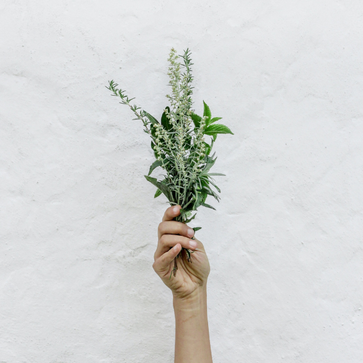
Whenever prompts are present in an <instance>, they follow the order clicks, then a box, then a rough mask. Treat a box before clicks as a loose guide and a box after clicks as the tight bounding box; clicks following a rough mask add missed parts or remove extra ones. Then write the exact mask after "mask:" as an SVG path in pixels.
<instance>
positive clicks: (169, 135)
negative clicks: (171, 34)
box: [106, 49, 233, 275]
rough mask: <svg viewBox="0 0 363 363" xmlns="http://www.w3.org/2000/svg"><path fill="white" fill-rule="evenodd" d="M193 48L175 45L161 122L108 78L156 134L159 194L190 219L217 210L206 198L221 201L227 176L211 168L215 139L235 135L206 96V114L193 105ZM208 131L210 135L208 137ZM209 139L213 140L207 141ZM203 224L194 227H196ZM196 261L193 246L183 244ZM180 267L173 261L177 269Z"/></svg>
mask: <svg viewBox="0 0 363 363" xmlns="http://www.w3.org/2000/svg"><path fill="white" fill-rule="evenodd" d="M190 55H191V53H190V51H189V49H186V50H185V51H184V54H182V55H177V53H176V51H175V49H171V51H170V55H169V59H168V60H169V69H168V76H169V78H170V81H169V85H170V86H171V94H169V95H167V96H166V97H167V98H168V100H169V102H170V106H167V107H165V109H164V112H163V114H162V116H161V120H160V122H159V121H158V120H157V119H156V118H155V117H153V116H152V115H150V114H149V113H148V112H146V111H145V110H143V109H141V108H140V107H138V106H137V105H134V104H132V101H133V98H129V97H128V96H127V95H126V92H125V91H124V90H122V89H120V88H118V84H117V83H115V82H114V81H109V85H108V87H106V88H107V89H109V90H110V91H111V92H112V96H117V97H119V98H120V99H121V102H120V103H121V104H124V105H127V106H129V107H130V109H131V111H132V112H133V113H134V115H135V116H136V117H135V120H140V121H142V123H143V125H144V132H146V133H147V134H149V135H150V137H151V148H152V150H153V152H154V155H155V158H156V160H155V161H154V162H153V164H152V165H151V166H150V169H149V173H148V175H145V178H146V180H148V181H149V182H150V183H152V184H153V185H155V186H156V187H157V190H156V193H155V196H154V197H155V198H156V197H158V196H159V195H161V194H164V195H165V197H166V198H167V199H168V201H169V203H170V205H180V206H181V207H182V208H181V211H180V215H179V216H178V217H176V220H177V221H180V222H183V223H189V222H190V221H191V220H193V219H194V218H195V216H196V213H197V209H198V208H199V207H201V206H202V207H207V208H211V209H215V208H214V207H212V206H211V205H209V204H207V203H206V199H207V197H208V196H212V197H213V198H215V199H216V200H217V201H219V199H220V197H219V196H218V194H217V192H219V193H220V189H219V188H218V186H217V185H216V184H215V181H214V179H213V177H214V176H223V175H224V174H220V173H211V172H210V169H211V168H212V166H213V165H214V163H215V161H216V159H217V158H216V157H215V153H214V154H213V155H211V151H212V148H213V145H214V142H215V141H216V139H217V135H218V134H232V135H233V133H232V131H231V130H230V129H229V128H228V127H227V126H225V125H221V124H217V123H216V122H217V121H219V120H220V119H221V117H212V114H211V111H210V108H209V106H208V105H207V104H206V103H205V102H204V101H203V104H204V111H203V116H198V115H197V114H196V113H194V110H193V109H192V103H193V101H192V97H191V96H192V94H193V91H192V90H193V87H192V81H193V75H192V72H191V66H192V65H193V63H192V62H191V58H190ZM205 136H209V138H208V139H209V140H207V141H206V140H205ZM208 141H209V142H208ZM158 167H161V168H162V169H163V170H164V171H165V172H166V175H164V179H162V180H157V179H156V178H153V177H151V176H150V175H151V174H152V172H153V171H154V170H155V169H156V168H158ZM200 228H201V227H194V231H197V230H199V229H200ZM183 250H184V251H185V252H186V254H187V259H188V261H191V259H190V258H191V256H190V253H191V252H192V251H190V250H188V249H184V248H183V249H182V251H181V252H180V253H179V255H178V257H179V256H180V255H181V253H182V252H183ZM176 270H177V265H176V262H175V263H174V269H173V271H172V272H173V273H174V275H175V273H176Z"/></svg>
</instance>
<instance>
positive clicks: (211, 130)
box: [204, 124, 234, 136]
mask: <svg viewBox="0 0 363 363" xmlns="http://www.w3.org/2000/svg"><path fill="white" fill-rule="evenodd" d="M204 134H205V135H211V136H214V135H217V134H232V135H234V134H233V132H232V131H231V130H230V129H229V128H228V127H227V126H225V125H220V124H218V125H210V126H208V127H207V128H206V129H205V131H204Z"/></svg>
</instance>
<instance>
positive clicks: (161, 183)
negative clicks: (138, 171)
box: [144, 175, 172, 202]
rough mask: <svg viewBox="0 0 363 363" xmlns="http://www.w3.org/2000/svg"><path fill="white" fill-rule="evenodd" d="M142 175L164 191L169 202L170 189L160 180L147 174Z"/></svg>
mask: <svg viewBox="0 0 363 363" xmlns="http://www.w3.org/2000/svg"><path fill="white" fill-rule="evenodd" d="M144 176H145V178H146V180H147V181H148V182H150V183H151V184H153V185H155V186H156V187H157V188H159V189H160V190H161V191H162V192H163V193H164V195H165V196H166V197H167V198H168V200H169V201H170V202H171V201H172V194H171V190H170V188H169V187H168V186H167V185H166V184H164V183H163V182H162V181H161V182H159V181H157V179H156V178H152V177H151V176H148V175H144Z"/></svg>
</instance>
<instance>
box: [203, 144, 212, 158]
mask: <svg viewBox="0 0 363 363" xmlns="http://www.w3.org/2000/svg"><path fill="white" fill-rule="evenodd" d="M203 144H204V146H205V149H206V155H209V154H210V152H211V150H212V147H211V146H210V145H209V144H207V143H206V142H205V141H203Z"/></svg>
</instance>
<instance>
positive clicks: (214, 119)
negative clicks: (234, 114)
mask: <svg viewBox="0 0 363 363" xmlns="http://www.w3.org/2000/svg"><path fill="white" fill-rule="evenodd" d="M218 120H222V117H213V118H212V119H211V120H210V124H212V123H213V122H216V121H218Z"/></svg>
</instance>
